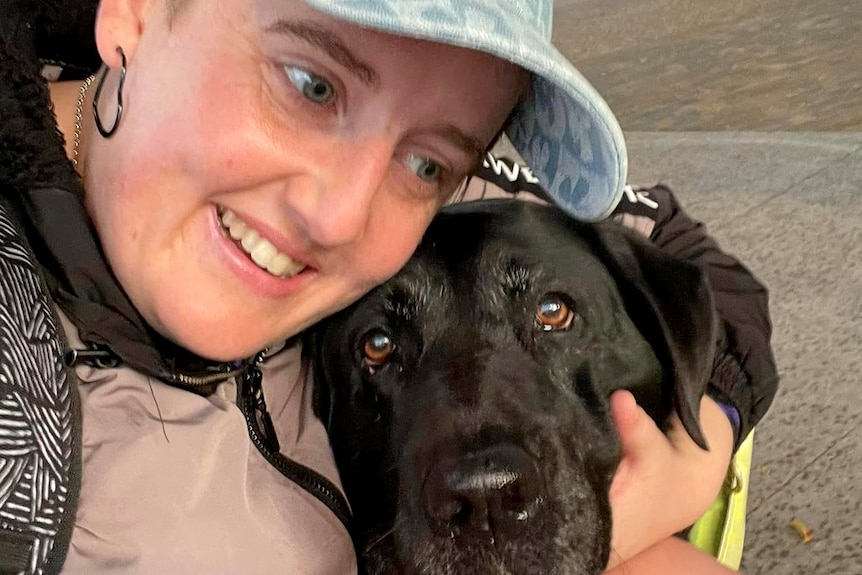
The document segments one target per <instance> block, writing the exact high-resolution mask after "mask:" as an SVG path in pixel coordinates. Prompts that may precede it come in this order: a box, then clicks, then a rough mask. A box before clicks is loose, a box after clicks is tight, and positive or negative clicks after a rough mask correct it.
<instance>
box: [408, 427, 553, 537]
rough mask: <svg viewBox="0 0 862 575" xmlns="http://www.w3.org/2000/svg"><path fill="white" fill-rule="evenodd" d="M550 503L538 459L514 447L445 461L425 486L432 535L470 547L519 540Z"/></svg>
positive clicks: (434, 469) (436, 466) (504, 445)
mask: <svg viewBox="0 0 862 575" xmlns="http://www.w3.org/2000/svg"><path fill="white" fill-rule="evenodd" d="M544 499H545V490H544V485H543V482H542V479H541V475H540V473H539V470H538V467H537V465H536V462H535V459H534V458H533V456H531V455H530V454H529V453H527V452H526V451H525V450H524V449H522V448H521V447H519V446H517V445H515V444H513V443H498V444H494V445H491V446H488V447H485V448H482V449H476V450H469V451H466V452H463V453H460V454H458V455H449V456H445V457H442V458H440V459H439V460H438V461H436V462H435V463H434V464H433V465H432V467H431V469H430V471H429V473H428V475H427V477H426V479H425V482H424V485H423V487H422V503H423V507H424V509H425V513H426V517H427V520H428V524H429V527H430V528H431V530H432V532H433V533H434V534H435V535H437V536H438V537H448V538H452V539H457V540H459V541H460V542H461V543H464V544H476V545H496V544H501V543H503V542H505V541H506V540H511V539H513V538H517V537H518V536H519V535H520V534H521V533H522V531H523V530H524V529H525V528H526V526H527V524H528V523H529V522H530V520H531V519H533V518H534V517H535V515H537V514H538V513H539V509H540V507H541V504H542V502H543V501H544Z"/></svg>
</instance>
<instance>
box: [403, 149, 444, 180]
mask: <svg viewBox="0 0 862 575" xmlns="http://www.w3.org/2000/svg"><path fill="white" fill-rule="evenodd" d="M407 167H409V168H410V169H411V170H413V173H414V174H416V175H417V176H419V179H421V180H425V181H426V182H436V181H437V180H439V179H440V176H441V175H442V173H443V168H442V167H441V166H440V164H438V163H437V162H435V161H434V160H429V159H428V158H421V157H419V156H414V155H413V154H409V155H408V156H407Z"/></svg>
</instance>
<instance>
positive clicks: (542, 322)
mask: <svg viewBox="0 0 862 575" xmlns="http://www.w3.org/2000/svg"><path fill="white" fill-rule="evenodd" d="M574 318H575V312H573V311H572V310H571V308H570V307H569V306H568V304H566V302H565V301H563V299H562V298H561V297H560V296H558V295H547V296H545V297H544V299H542V301H540V302H539V305H537V306H536V325H537V326H538V327H539V328H540V329H541V330H542V331H560V330H566V329H569V327H570V326H571V325H572V320H573V319H574Z"/></svg>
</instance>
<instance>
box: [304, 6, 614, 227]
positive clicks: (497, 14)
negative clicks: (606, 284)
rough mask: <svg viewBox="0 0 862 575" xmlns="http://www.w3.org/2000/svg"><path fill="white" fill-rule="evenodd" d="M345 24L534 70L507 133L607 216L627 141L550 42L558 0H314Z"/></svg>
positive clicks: (573, 197) (571, 193)
mask: <svg viewBox="0 0 862 575" xmlns="http://www.w3.org/2000/svg"><path fill="white" fill-rule="evenodd" d="M306 2H307V3H308V4H310V5H311V6H313V7H314V8H316V9H318V10H320V11H321V12H325V13H327V14H330V15H332V16H335V17H336V18H339V19H341V20H345V21H348V22H352V23H354V24H357V25H359V26H363V27H366V28H373V29H376V30H380V31H383V32H389V33H392V34H398V35H402V36H410V37H413V38H421V39H426V40H433V41H437V42H444V43H447V44H453V45H456V46H462V47H466V48H471V49H474V50H479V51H482V52H487V53H489V54H493V55H495V56H497V57H499V58H502V59H504V60H508V61H510V62H513V63H515V64H518V65H519V66H521V67H523V68H525V69H526V70H529V71H530V72H532V73H533V82H532V93H531V94H530V96H529V97H527V98H525V99H524V101H523V102H522V103H521V105H519V107H518V109H517V110H515V113H514V115H513V118H512V123H511V125H510V127H509V128H508V130H507V132H506V135H507V136H508V137H509V140H510V141H511V142H512V144H513V145H514V146H515V149H516V150H518V152H519V153H520V154H521V156H522V157H523V158H524V160H525V161H526V162H527V164H528V165H529V166H530V168H531V170H532V172H533V174H534V175H535V176H536V177H537V178H538V179H539V181H540V182H541V183H542V185H543V186H544V188H545V189H546V190H547V191H548V192H549V193H550V195H551V197H552V198H553V199H554V200H555V201H556V203H557V204H558V205H559V206H560V207H561V208H563V209H564V210H566V211H567V212H568V213H570V214H571V215H572V216H574V217H576V218H578V219H580V220H587V221H595V220H601V219H604V218H605V217H607V216H608V215H609V214H610V213H611V212H612V211H613V209H614V208H615V207H616V205H617V202H618V201H619V200H620V198H621V197H622V194H623V187H624V186H625V183H626V172H627V169H628V159H627V156H626V146H625V140H624V139H623V133H622V130H621V129H620V126H619V124H618V123H617V120H616V117H615V116H614V114H613V112H611V110H610V108H609V107H608V105H607V104H606V103H605V101H604V100H603V99H602V97H601V96H600V95H599V94H598V92H596V90H595V88H593V87H592V86H591V85H590V83H589V82H587V80H586V79H585V78H584V77H583V76H582V75H581V73H580V72H578V71H577V70H576V69H575V67H574V66H573V65H572V64H571V62H569V61H568V60H567V59H566V58H565V57H564V56H563V55H562V54H560V53H559V51H557V49H556V48H554V47H553V46H552V45H551V24H552V20H553V0H306Z"/></svg>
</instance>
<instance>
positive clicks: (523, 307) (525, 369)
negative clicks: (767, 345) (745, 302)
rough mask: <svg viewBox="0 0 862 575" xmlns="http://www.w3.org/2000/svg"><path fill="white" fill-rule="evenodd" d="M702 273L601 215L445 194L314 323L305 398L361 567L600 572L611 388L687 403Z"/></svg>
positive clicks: (697, 364) (657, 405) (703, 312)
mask: <svg viewBox="0 0 862 575" xmlns="http://www.w3.org/2000/svg"><path fill="white" fill-rule="evenodd" d="M714 330H715V321H714V317H713V310H712V302H711V298H710V295H709V291H708V289H707V287H706V284H705V282H704V278H703V277H702V274H701V273H700V272H699V271H698V269H697V268H696V267H694V266H691V265H689V264H685V263H681V262H678V261H674V260H671V259H669V258H667V257H664V256H662V255H661V254H660V253H657V252H656V251H655V250H653V249H652V248H650V246H648V245H645V244H644V243H642V242H640V241H638V240H637V239H636V238H634V237H633V236H632V235H630V234H629V233H627V232H625V231H624V230H622V229H621V228H619V227H617V226H615V225H613V224H607V225H598V226H594V225H585V224H579V223H577V222H574V221H572V220H571V219H570V218H567V217H566V216H565V215H563V214H561V213H560V212H558V211H556V210H555V209H553V208H550V207H545V206H540V205H535V204H529V203H524V202H517V201H506V200H495V201H488V202H480V203H470V204H464V205H461V206H457V207H454V208H450V209H449V210H447V211H445V212H444V213H443V214H441V215H440V216H438V217H437V218H436V219H435V221H434V222H433V224H432V225H431V227H430V229H429V230H428V233H427V234H426V236H425V238H424V240H423V242H422V244H421V246H420V247H419V249H418V250H417V252H416V254H415V255H414V257H413V258H412V259H411V260H410V262H409V263H408V264H407V266H406V267H405V268H404V269H403V270H402V271H401V272H400V273H399V274H398V275H397V276H396V277H395V278H393V279H392V280H390V281H389V282H387V283H386V284H384V285H383V286H381V287H380V288H378V289H376V290H375V291H373V292H372V293H370V294H368V295H367V296H366V297H365V298H364V299H362V300H360V301H359V302H358V303H356V304H355V305H354V306H352V307H350V308H348V309H347V310H345V311H343V312H342V313H340V314H338V315H337V316H335V317H333V318H332V319H331V320H329V321H327V322H326V323H325V324H323V325H321V326H320V328H319V329H318V331H316V332H315V333H314V334H313V335H312V340H313V343H312V345H311V346H310V349H311V350H312V351H311V353H313V354H314V356H315V370H316V382H315V394H316V398H315V402H316V408H317V410H318V414H319V416H320V417H321V418H322V419H323V421H324V423H325V424H326V426H327V428H328V430H329V433H330V437H331V441H332V444H333V449H334V451H335V456H336V461H337V463H338V468H339V472H340V473H341V478H342V481H343V483H344V486H345V490H346V492H347V496H348V498H349V500H350V501H351V504H352V506H353V508H354V512H355V516H356V521H357V528H358V532H359V533H360V537H362V539H363V540H362V541H361V546H362V548H363V551H364V555H365V557H364V560H365V562H366V565H367V568H368V571H369V572H370V573H372V574H377V573H402V574H420V573H421V574H440V573H446V574H453V575H455V574H475V573H501V574H503V573H505V574H509V573H511V574H532V573H549V574H550V573H566V574H576V575H579V574H593V573H599V572H600V571H601V570H602V569H603V568H604V566H605V564H606V562H607V559H608V554H609V551H610V549H609V543H610V529H611V523H610V510H609V506H608V489H609V486H610V482H611V479H612V476H613V473H614V471H615V470H616V466H617V464H618V463H619V458H620V450H619V441H618V438H617V435H616V432H615V430H614V427H613V424H612V421H611V419H610V416H609V412H608V396H609V395H610V394H611V392H612V391H614V390H616V389H621V388H625V389H629V390H631V391H632V392H633V393H634V394H635V396H636V397H637V399H638V401H639V403H641V405H643V406H645V408H646V409H647V411H648V413H650V415H651V416H652V417H653V418H654V419H656V421H658V422H665V421H666V419H667V418H668V416H669V415H670V412H671V410H672V409H674V408H675V409H676V411H677V412H678V414H679V416H680V418H681V420H682V422H683V423H684V425H685V427H686V429H687V430H688V432H689V433H690V434H691V436H692V437H693V438H694V439H695V440H696V441H698V442H699V443H700V444H701V445H705V444H704V438H703V435H702V433H701V430H700V427H699V424H698V418H697V414H698V406H699V401H700V397H701V395H702V393H703V390H704V386H705V382H706V380H707V375H708V370H709V368H710V366H711V361H712V352H713V350H712V346H713V342H714Z"/></svg>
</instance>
